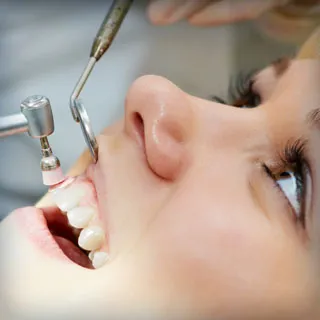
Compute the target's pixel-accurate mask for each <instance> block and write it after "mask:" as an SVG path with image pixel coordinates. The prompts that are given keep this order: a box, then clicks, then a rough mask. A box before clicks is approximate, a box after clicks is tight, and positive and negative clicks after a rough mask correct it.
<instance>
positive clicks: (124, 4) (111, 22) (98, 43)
mask: <svg viewBox="0 0 320 320" xmlns="http://www.w3.org/2000/svg"><path fill="white" fill-rule="evenodd" d="M132 2H133V0H115V1H114V2H113V3H112V6H111V8H110V10H109V12H108V14H107V16H106V17H105V19H104V20H103V22H102V24H101V26H100V29H99V31H98V33H97V35H96V37H95V39H94V42H93V44H92V48H91V53H90V57H94V58H95V59H96V61H99V59H100V58H101V57H102V56H103V54H104V53H105V52H106V51H107V50H108V48H109V47H110V45H111V43H112V41H113V39H114V37H115V36H116V34H117V33H118V31H119V28H120V26H121V24H122V21H123V19H124V18H125V16H126V14H127V12H128V10H129V8H130V6H131V4H132Z"/></svg>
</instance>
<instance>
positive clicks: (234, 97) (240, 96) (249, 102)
mask: <svg viewBox="0 0 320 320" xmlns="http://www.w3.org/2000/svg"><path fill="white" fill-rule="evenodd" d="M255 73H256V72H250V73H246V74H245V73H240V74H238V75H237V76H235V77H234V78H233V79H231V81H230V84H229V89H228V99H227V100H224V99H221V98H219V97H217V96H213V97H212V100H214V101H216V102H219V103H222V104H227V105H230V106H234V107H236V108H243V109H251V108H255V107H257V106H259V105H260V104H261V97H260V94H259V93H258V92H256V91H255V90H254V82H255V81H254V74H255Z"/></svg>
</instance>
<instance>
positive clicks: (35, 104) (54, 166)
mask: <svg viewBox="0 0 320 320" xmlns="http://www.w3.org/2000/svg"><path fill="white" fill-rule="evenodd" d="M20 109H21V113H22V116H24V117H25V119H26V122H27V131H28V133H29V135H30V136H31V137H32V138H35V139H40V146H41V153H42V158H41V162H40V167H41V172H42V180H43V184H44V185H47V186H52V185H56V184H58V183H60V182H62V181H64V180H65V176H64V174H63V172H62V169H61V167H60V161H59V159H58V158H57V157H56V156H55V155H54V154H53V152H52V149H51V147H50V144H49V140H48V138H47V137H48V136H50V135H51V134H52V133H53V131H54V122H53V116H52V110H51V104H50V101H49V99H48V98H46V97H44V96H40V95H34V96H31V97H28V98H26V99H25V100H23V101H22V103H21V105H20Z"/></svg>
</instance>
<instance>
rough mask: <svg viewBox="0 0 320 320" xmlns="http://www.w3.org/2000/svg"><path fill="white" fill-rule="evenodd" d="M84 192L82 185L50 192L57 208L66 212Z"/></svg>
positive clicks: (76, 202) (74, 205) (78, 200)
mask: <svg viewBox="0 0 320 320" xmlns="http://www.w3.org/2000/svg"><path fill="white" fill-rule="evenodd" d="M84 194H85V189H84V188H83V187H80V186H77V187H72V186H71V187H69V188H67V189H60V190H57V191H55V192H54V193H53V194H52V199H53V201H54V202H55V204H56V205H57V206H58V207H59V209H60V210H61V211H63V212H67V211H69V210H71V209H73V208H75V207H76V206H77V205H78V204H79V202H80V201H81V199H82V198H83V196H84Z"/></svg>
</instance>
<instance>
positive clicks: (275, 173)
mask: <svg viewBox="0 0 320 320" xmlns="http://www.w3.org/2000/svg"><path fill="white" fill-rule="evenodd" d="M304 154H305V152H304V143H303V142H302V141H300V140H298V141H296V142H295V143H293V144H288V145H287V146H286V147H285V150H284V152H283V154H282V155H281V156H280V159H281V160H280V162H279V163H277V164H274V165H272V166H270V167H268V166H266V165H265V170H266V173H267V174H268V176H269V177H270V178H271V179H272V181H273V183H274V185H275V187H276V188H277V189H278V190H279V191H280V193H281V195H282V196H283V197H284V198H285V200H286V201H287V203H288V205H289V207H290V209H291V210H292V211H293V212H294V214H295V219H296V221H297V222H298V223H300V224H301V225H302V226H303V227H304V228H305V227H306V222H307V221H306V220H307V216H306V195H307V193H309V192H310V190H307V189H308V187H307V186H309V183H307V180H308V179H309V177H310V173H309V172H310V170H309V169H308V168H309V166H308V164H307V163H308V162H307V161H306V158H305V155H304Z"/></svg>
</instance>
